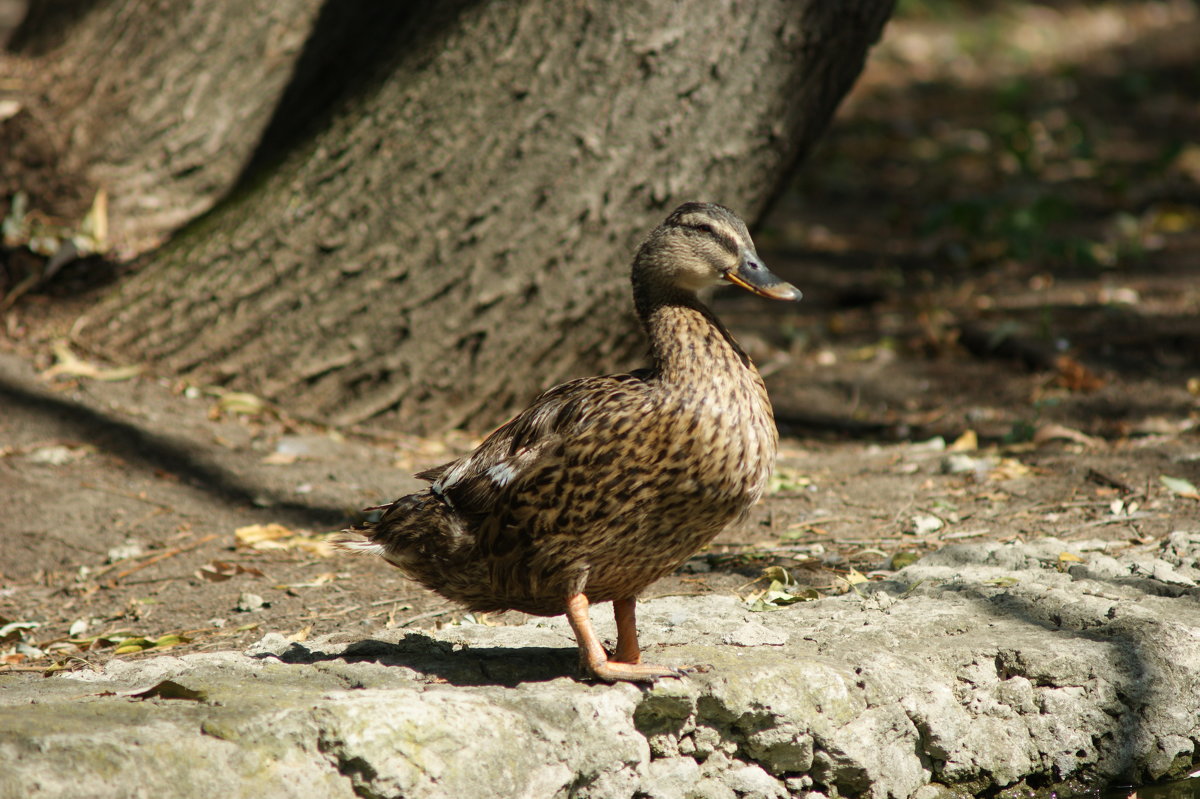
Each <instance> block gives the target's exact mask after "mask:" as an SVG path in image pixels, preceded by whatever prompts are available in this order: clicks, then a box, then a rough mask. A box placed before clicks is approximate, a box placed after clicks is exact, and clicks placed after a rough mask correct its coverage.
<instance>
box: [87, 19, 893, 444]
mask: <svg viewBox="0 0 1200 799" xmlns="http://www.w3.org/2000/svg"><path fill="white" fill-rule="evenodd" d="M891 6H892V2H891V0H840V1H839V0H732V1H731V2H722V3H713V2H711V1H710V0H679V2H675V3H670V4H666V3H656V2H648V1H646V2H636V3H622V4H594V3H587V2H571V3H562V2H558V0H523V1H521V2H517V1H516V0H512V1H507V2H506V1H505V0H494V1H493V2H478V3H460V4H458V5H457V6H456V7H454V8H453V9H452V10H447V8H446V6H445V5H444V4H432V5H431V8H433V7H436V8H437V10H438V12H437V13H436V14H434V13H428V14H421V15H414V18H413V19H412V21H411V24H409V25H408V26H406V27H405V28H404V30H403V32H402V33H401V34H400V35H397V36H396V37H395V38H393V39H392V40H391V41H390V42H389V49H390V52H392V53H393V54H394V58H393V59H392V60H391V61H390V62H389V63H387V64H386V65H384V66H385V68H384V69H383V71H382V73H381V75H380V80H378V81H376V82H373V83H371V84H369V88H368V89H367V90H364V91H361V92H359V93H357V94H356V95H355V96H354V97H353V98H351V99H350V100H349V101H347V102H346V103H345V104H344V105H343V106H341V107H340V108H339V109H338V111H337V113H336V114H334V115H333V116H332V117H331V119H330V121H329V124H328V125H327V127H325V128H324V129H323V130H321V131H320V132H319V134H317V135H316V136H315V137H314V138H312V139H311V141H309V142H308V143H307V144H306V145H305V146H302V147H299V148H297V149H294V150H293V152H292V153H291V155H290V156H289V157H288V158H287V159H286V160H283V161H282V162H280V163H277V164H275V165H274V166H273V168H272V169H270V170H269V171H264V172H263V173H262V174H260V175H259V176H258V177H257V178H256V179H255V180H254V181H252V182H251V183H249V184H247V185H246V186H245V187H244V188H243V190H241V191H239V192H237V193H236V195H235V196H233V197H231V198H230V199H229V200H228V201H227V202H226V203H224V204H223V205H222V206H221V207H220V208H218V209H217V211H215V212H214V213H212V214H209V215H208V216H206V217H205V218H204V219H202V220H200V221H199V222H197V223H196V224H193V225H191V226H190V227H189V228H187V229H186V230H184V231H183V232H182V233H181V234H180V235H179V236H177V237H176V239H175V240H173V241H172V242H171V243H170V245H169V246H167V247H166V248H165V249H163V250H162V251H160V252H159V253H158V254H157V255H156V256H155V257H154V258H152V259H151V260H150V261H149V262H148V263H147V264H146V265H145V268H144V269H142V270H141V271H140V272H139V273H137V274H136V275H133V276H132V277H131V278H130V279H128V280H127V281H125V282H124V283H123V284H122V285H121V286H120V288H119V290H118V291H117V292H116V293H115V294H113V295H112V296H110V297H109V298H107V300H106V301H104V302H103V303H102V305H101V306H100V307H99V308H97V309H96V310H95V312H94V313H93V314H92V315H91V320H90V324H89V325H88V327H87V328H86V335H87V337H88V338H89V340H90V341H91V342H93V343H95V344H96V345H97V346H99V347H101V348H102V349H105V350H107V351H109V352H112V353H117V354H120V355H121V356H122V357H125V358H140V359H148V360H151V361H153V362H155V363H156V364H157V365H158V368H161V369H166V370H170V371H174V372H178V373H182V374H184V375H186V376H187V377H189V379H191V380H195V381H202V382H213V383H217V384H221V385H225V386H230V387H236V388H238V389H241V390H247V391H251V392H255V393H258V394H260V395H262V396H265V397H267V398H270V399H272V400H275V401H278V402H280V403H282V404H283V405H284V406H286V407H288V408H291V409H293V410H294V411H297V412H301V413H304V414H307V415H311V416H316V417H323V418H328V419H331V420H333V421H335V422H339V423H350V422H357V421H360V420H363V419H366V418H369V417H373V416H376V415H380V414H388V415H394V416H396V417H398V418H397V419H395V420H394V421H395V423H396V424H397V425H398V426H400V427H402V428H403V429H406V430H413V431H419V430H435V429H442V428H445V427H448V426H454V425H466V426H472V427H478V426H484V425H490V424H493V423H495V422H497V421H501V420H502V419H503V418H504V417H505V416H506V415H507V414H508V413H510V412H511V411H512V410H513V409H514V408H515V407H518V406H520V405H523V404H524V403H525V402H527V401H528V400H529V399H530V398H531V397H532V396H533V395H534V394H535V393H536V392H537V391H538V390H540V389H542V388H544V387H546V386H548V385H550V384H552V383H554V382H556V381H560V380H563V379H566V378H570V377H574V376H578V375H582V374H587V373H590V372H594V371H597V370H601V369H609V368H613V367H621V368H628V367H630V366H632V365H635V364H634V363H631V362H630V360H631V356H632V355H633V354H634V353H636V352H639V351H640V348H641V344H640V341H641V333H640V331H638V330H636V329H635V325H634V322H633V321H632V315H631V312H630V301H629V287H628V263H629V260H630V258H631V256H632V253H633V248H634V246H635V245H636V243H637V241H638V239H639V237H640V236H642V235H644V233H645V232H647V231H648V230H649V228H650V227H652V226H653V225H654V224H656V223H657V222H659V221H661V219H662V217H663V216H664V215H665V214H666V212H667V211H669V210H670V209H671V208H672V207H674V205H675V204H677V203H678V202H681V201H684V200H690V199H698V200H713V201H717V202H722V203H725V204H727V205H730V206H731V207H733V208H735V209H736V210H738V211H740V212H741V213H742V214H743V215H744V216H746V217H747V218H748V219H751V220H752V219H754V218H756V217H757V216H758V215H759V214H760V213H761V212H762V211H763V210H764V208H765V206H766V204H767V203H768V202H769V200H770V199H771V198H772V196H773V195H774V193H776V192H777V191H778V190H780V189H781V187H782V186H783V183H784V180H785V178H786V176H787V173H788V172H789V170H790V167H791V166H792V165H793V164H794V162H795V161H796V160H797V159H798V158H799V156H800V155H801V154H802V153H803V152H804V151H805V150H806V149H807V148H808V146H809V145H810V143H811V142H812V141H813V139H814V138H815V137H816V136H817V135H818V134H819V133H820V131H821V130H822V129H823V128H824V127H825V125H826V123H827V122H828V120H829V117H830V116H831V114H832V112H833V110H834V108H835V106H836V104H837V102H838V100H840V98H841V97H842V96H843V94H844V93H845V92H846V91H847V89H848V88H849V87H850V85H851V83H852V82H853V80H854V78H855V77H856V76H857V75H858V73H859V71H860V69H861V67H862V63H863V59H864V57H865V53H866V50H867V48H868V46H869V45H870V44H871V43H872V42H873V41H874V40H875V39H876V38H877V36H878V35H879V32H880V30H881V28H882V25H883V23H884V20H885V19H886V17H887V15H888V13H889V12H890V10H891Z"/></svg>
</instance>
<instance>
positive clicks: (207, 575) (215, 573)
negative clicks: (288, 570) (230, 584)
mask: <svg viewBox="0 0 1200 799" xmlns="http://www.w3.org/2000/svg"><path fill="white" fill-rule="evenodd" d="M239 574H250V575H253V576H255V577H266V575H265V574H263V572H262V570H261V569H256V568H254V567H253V566H243V565H242V564H240V563H230V562H228V561H224V560H214V561H210V562H209V563H206V564H204V565H203V566H201V567H200V568H199V569H197V570H196V576H197V577H201V578H203V579H205V580H208V581H209V582H210V583H223V582H225V581H226V580H231V579H233V578H234V577H236V576H237V575H239Z"/></svg>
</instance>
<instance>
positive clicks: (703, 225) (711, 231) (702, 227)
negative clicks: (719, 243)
mask: <svg viewBox="0 0 1200 799" xmlns="http://www.w3.org/2000/svg"><path fill="white" fill-rule="evenodd" d="M692 229H693V230H699V231H700V232H701V233H707V234H708V235H710V236H715V235H717V229H716V228H715V227H713V226H712V225H710V224H708V223H707V222H699V223H697V224H695V225H692Z"/></svg>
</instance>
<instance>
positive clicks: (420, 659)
mask: <svg viewBox="0 0 1200 799" xmlns="http://www.w3.org/2000/svg"><path fill="white" fill-rule="evenodd" d="M329 649H330V651H322V649H321V645H320V644H315V645H313V646H311V647H309V646H306V645H305V644H302V643H294V642H293V643H291V644H290V645H289V646H287V647H286V648H284V649H281V650H277V651H272V652H260V653H255V654H254V655H253V657H256V658H259V659H263V658H268V657H273V658H278V659H279V660H281V661H283V662H284V663H293V664H316V663H323V662H333V661H344V662H346V663H377V664H379V665H381V666H399V667H402V668H405V669H411V670H412V671H414V672H417V674H418V675H422V676H423V677H425V678H427V679H426V680H423V681H436V682H446V683H450V684H451V685H503V686H508V687H512V686H516V685H519V684H521V683H529V682H546V681H548V680H555V679H560V678H562V677H571V678H575V679H578V677H579V652H578V650H577V649H576V648H575V647H569V648H566V647H553V648H551V647H542V646H530V647H505V646H485V647H467V646H461V645H459V646H456V645H454V644H452V643H450V642H448V641H439V640H437V639H434V638H430V637H429V636H427V635H424V634H422V633H416V632H413V633H407V634H406V635H405V636H404V638H402V639H400V640H399V641H397V642H389V641H380V640H378V639H374V638H367V639H364V640H362V641H355V642H354V643H352V644H349V645H348V646H345V647H344V648H342V647H341V646H340V645H336V648H335V645H331V646H330V647H329Z"/></svg>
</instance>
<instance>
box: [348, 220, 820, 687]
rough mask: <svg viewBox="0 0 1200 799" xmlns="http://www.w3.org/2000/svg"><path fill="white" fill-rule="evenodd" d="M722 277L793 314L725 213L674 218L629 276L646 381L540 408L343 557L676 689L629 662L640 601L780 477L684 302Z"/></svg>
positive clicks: (738, 390)
mask: <svg viewBox="0 0 1200 799" xmlns="http://www.w3.org/2000/svg"><path fill="white" fill-rule="evenodd" d="M726 264H728V265H726ZM746 264H750V266H749V267H746ZM735 270H736V271H735ZM720 278H724V279H729V280H731V281H733V282H736V283H738V284H740V285H743V286H745V287H747V288H750V289H751V290H754V291H756V292H758V293H762V294H764V295H766V296H771V297H775V298H778V299H795V298H798V297H799V292H797V291H796V290H795V289H794V288H792V287H791V286H788V285H787V284H786V283H781V282H780V281H778V280H777V279H776V278H774V277H773V276H771V275H770V273H769V272H767V271H766V270H765V269H764V268H763V267H762V265H761V263H759V262H758V261H757V256H756V255H755V254H754V249H753V244H752V243H750V239H749V234H748V233H746V231H745V226H744V224H742V222H741V220H739V219H738V218H737V217H736V216H735V215H733V213H732V212H730V211H728V210H727V209H724V208H722V207H720V206H713V205H701V204H698V203H689V204H687V205H684V206H681V207H680V208H679V209H677V210H676V211H675V213H673V214H672V215H671V216H670V217H669V218H668V219H667V221H666V222H665V223H664V224H663V225H661V226H660V227H659V228H656V229H655V231H654V232H653V233H651V235H650V237H649V238H648V239H647V240H646V242H645V243H644V244H643V245H642V247H641V248H640V249H639V251H638V255H637V257H636V258H635V261H634V269H633V283H634V299H635V303H636V305H637V310H638V314H639V316H640V317H641V319H642V322H643V325H644V326H645V328H646V331H647V333H648V335H649V338H650V341H651V347H652V353H653V358H654V365H653V366H652V367H651V368H650V369H645V370H639V371H636V372H633V373H631V374H622V375H610V376H605V377H589V378H583V379H580V380H574V381H571V382H569V383H564V384H563V385H561V386H558V387H556V388H553V389H551V390H549V391H547V392H546V393H544V394H542V395H541V396H540V397H538V398H537V399H536V400H534V402H533V404H532V405H530V407H529V408H528V409H526V410H525V411H524V412H522V413H521V414H520V415H518V416H517V417H516V418H514V419H513V420H512V421H510V422H509V423H508V424H506V425H504V426H503V427H501V428H500V429H499V430H497V431H496V432H495V433H493V434H492V435H491V436H489V437H488V438H487V440H486V441H484V442H483V444H481V445H480V447H479V448H478V449H477V450H475V452H473V453H471V454H470V455H468V456H466V457H465V458H462V459H460V460H457V461H453V462H451V463H448V464H446V465H444V466H441V467H439V468H437V469H432V470H430V471H428V472H424V473H422V474H420V475H418V476H419V477H422V478H425V479H428V480H430V481H431V483H432V484H431V486H430V487H429V488H427V489H425V490H424V491H421V492H419V493H416V494H411V495H409V496H406V497H402V498H401V499H398V500H396V501H395V502H393V503H391V504H390V505H388V506H386V508H385V510H384V513H383V516H382V517H381V518H380V519H379V520H378V521H377V522H374V523H369V524H366V525H364V526H363V527H362V528H360V529H357V530H354V531H348V532H347V533H345V534H343V535H342V537H341V538H340V539H339V544H340V545H341V546H342V547H344V548H347V549H357V550H361V551H368V552H374V553H376V554H379V555H381V556H382V557H384V558H386V559H387V560H388V561H390V562H391V563H393V564H395V565H396V566H398V567H400V568H401V569H402V570H404V572H405V573H406V574H408V575H409V576H411V577H413V578H414V579H416V580H417V581H419V582H420V583H422V584H423V585H425V586H426V587H428V588H430V589H432V590H434V591H437V592H438V593H439V594H442V595H443V596H445V597H448V598H450V599H453V600H455V601H457V602H460V603H462V604H464V605H466V606H467V607H468V608H471V609H472V610H477V611H490V610H505V609H514V610H520V611H524V612H526V613H532V614H536V615H545V616H550V615H557V614H559V613H567V614H568V618H569V619H570V621H571V624H572V627H573V628H574V629H575V632H576V635H577V637H578V638H579V644H580V649H581V652H582V654H583V656H584V659H585V661H586V663H587V667H588V668H589V670H590V671H591V672H592V673H593V674H594V675H596V676H598V677H601V678H602V679H608V680H613V679H633V680H638V679H653V678H654V677H657V676H665V675H668V674H673V673H676V672H675V671H674V670H672V669H666V668H663V667H658V666H649V665H646V664H641V663H640V655H639V653H638V649H637V643H636V629H635V628H634V620H633V607H634V601H635V598H636V597H637V595H638V594H639V593H640V592H641V591H642V590H643V589H644V588H645V587H646V586H648V585H649V584H650V583H652V582H654V581H655V580H657V579H658V578H660V577H662V576H664V575H666V574H668V573H670V572H671V571H672V570H673V569H675V568H676V567H677V566H678V565H679V564H680V563H682V562H683V561H684V560H685V559H687V558H688V557H689V556H690V555H692V554H693V553H694V552H695V551H696V550H698V549H699V548H700V547H702V546H704V545H705V544H707V543H708V542H709V541H711V540H712V539H713V538H714V537H715V536H716V535H717V534H718V533H720V532H721V530H723V529H724V528H725V527H726V526H727V525H728V524H729V523H730V522H731V521H733V520H735V519H737V518H738V517H739V516H741V515H742V514H744V513H745V512H746V510H747V509H748V508H749V507H750V506H751V505H752V504H753V503H754V502H755V501H757V500H758V498H759V497H760V496H761V495H762V492H763V490H764V488H765V487H766V483H767V479H768V478H769V476H770V474H771V470H772V468H773V466H774V462H775V450H776V443H777V434H776V430H775V423H774V420H773V418H772V412H771V404H770V401H769V400H768V398H767V392H766V388H765V387H764V386H763V382H762V379H761V377H759V374H758V372H757V370H755V368H754V366H753V364H752V363H751V362H750V360H749V358H747V357H746V355H745V353H743V352H742V350H741V349H740V348H739V347H738V346H737V344H736V343H735V342H734V340H733V338H732V337H731V336H730V335H729V333H728V332H727V331H726V330H725V328H724V327H723V326H722V325H721V323H720V322H719V321H718V320H717V319H716V317H715V316H713V314H712V312H711V311H709V310H708V309H707V308H706V307H705V306H704V305H702V304H701V303H700V301H699V299H697V297H696V293H695V292H696V289H698V288H700V287H702V286H703V285H705V284H708V283H714V282H716V281H717V280H718V279H720ZM604 601H613V603H614V608H615V610H616V613H617V621H618V631H619V640H618V645H617V652H616V656H615V657H614V658H609V657H608V656H607V654H606V653H605V652H604V651H603V649H601V648H600V645H599V643H598V641H597V640H596V638H595V635H594V633H592V631H591V626H590V623H589V622H588V616H587V608H588V605H589V604H594V603H596V602H604Z"/></svg>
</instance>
